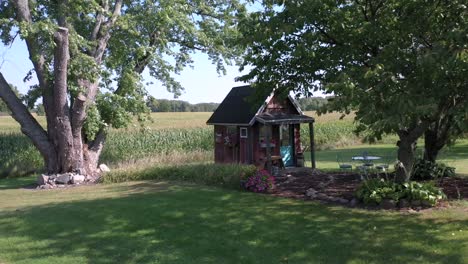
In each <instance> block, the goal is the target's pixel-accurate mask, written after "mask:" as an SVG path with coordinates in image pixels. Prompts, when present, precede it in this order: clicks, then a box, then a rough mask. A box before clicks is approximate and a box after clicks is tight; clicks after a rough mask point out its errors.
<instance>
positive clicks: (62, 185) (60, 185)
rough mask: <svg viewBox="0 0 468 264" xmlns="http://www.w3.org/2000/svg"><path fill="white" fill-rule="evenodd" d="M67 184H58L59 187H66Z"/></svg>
mask: <svg viewBox="0 0 468 264" xmlns="http://www.w3.org/2000/svg"><path fill="white" fill-rule="evenodd" d="M65 186H66V185H65V184H57V187H59V188H65Z"/></svg>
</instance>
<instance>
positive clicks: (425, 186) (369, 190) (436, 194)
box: [356, 179, 445, 206]
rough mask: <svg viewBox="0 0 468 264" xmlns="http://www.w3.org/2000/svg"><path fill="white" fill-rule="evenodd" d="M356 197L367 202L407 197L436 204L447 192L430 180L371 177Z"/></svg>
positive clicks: (377, 202)
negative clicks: (412, 180) (389, 179)
mask: <svg viewBox="0 0 468 264" xmlns="http://www.w3.org/2000/svg"><path fill="white" fill-rule="evenodd" d="M356 197H357V198H358V199H359V200H361V201H363V202H364V203H365V204H380V203H381V202H382V201H383V200H385V199H390V200H393V201H395V202H398V201H399V200H401V199H406V200H407V201H408V202H411V201H421V202H426V203H428V204H430V205H432V206H434V205H435V204H437V201H439V200H441V199H444V198H445V194H444V193H443V192H442V190H440V189H439V188H437V187H436V186H434V185H433V184H432V183H430V182H428V183H419V182H407V183H403V184H398V183H395V182H393V181H385V180H384V179H370V180H366V181H364V182H363V184H362V185H361V186H360V187H359V188H358V190H357V191H356Z"/></svg>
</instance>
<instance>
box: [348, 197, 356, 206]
mask: <svg viewBox="0 0 468 264" xmlns="http://www.w3.org/2000/svg"><path fill="white" fill-rule="evenodd" d="M357 204H358V200H357V199H356V198H353V199H351V201H349V206H351V207H356V205H357Z"/></svg>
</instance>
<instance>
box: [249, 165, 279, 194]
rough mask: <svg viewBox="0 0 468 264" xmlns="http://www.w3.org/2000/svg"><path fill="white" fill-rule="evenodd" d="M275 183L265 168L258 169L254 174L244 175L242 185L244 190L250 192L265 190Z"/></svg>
mask: <svg viewBox="0 0 468 264" xmlns="http://www.w3.org/2000/svg"><path fill="white" fill-rule="evenodd" d="M274 184H275V177H273V176H272V175H271V174H270V173H269V172H268V171H266V170H259V171H257V172H256V173H255V174H254V175H251V176H248V177H245V179H244V180H243V186H244V188H245V189H246V190H248V191H252V192H266V191H268V190H269V189H271V188H272V187H273V185H274Z"/></svg>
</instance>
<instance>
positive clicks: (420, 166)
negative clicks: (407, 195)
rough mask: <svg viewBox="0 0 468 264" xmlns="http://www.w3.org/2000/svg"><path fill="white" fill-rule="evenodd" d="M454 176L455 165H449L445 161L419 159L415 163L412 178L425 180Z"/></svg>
mask: <svg viewBox="0 0 468 264" xmlns="http://www.w3.org/2000/svg"><path fill="white" fill-rule="evenodd" d="M453 176H455V168H454V167H449V166H447V165H445V164H443V163H434V162H431V161H428V160H424V159H419V160H418V161H416V163H415V165H414V168H413V173H412V176H411V179H412V180H416V181H424V180H434V179H440V178H445V177H453Z"/></svg>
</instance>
